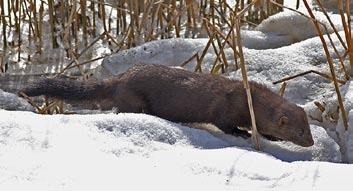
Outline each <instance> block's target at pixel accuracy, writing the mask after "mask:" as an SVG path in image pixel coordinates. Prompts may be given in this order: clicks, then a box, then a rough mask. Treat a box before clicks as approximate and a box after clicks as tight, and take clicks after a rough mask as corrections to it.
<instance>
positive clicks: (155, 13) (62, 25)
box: [0, 0, 283, 72]
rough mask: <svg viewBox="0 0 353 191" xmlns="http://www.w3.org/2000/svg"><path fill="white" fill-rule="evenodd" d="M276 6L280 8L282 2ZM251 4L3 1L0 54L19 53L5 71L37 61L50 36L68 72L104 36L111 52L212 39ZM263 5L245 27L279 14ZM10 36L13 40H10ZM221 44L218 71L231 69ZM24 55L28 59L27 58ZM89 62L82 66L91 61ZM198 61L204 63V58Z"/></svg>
mask: <svg viewBox="0 0 353 191" xmlns="http://www.w3.org/2000/svg"><path fill="white" fill-rule="evenodd" d="M258 2H260V1H258ZM277 2H279V3H280V4H281V3H283V0H277ZM247 3H248V1H247V0H238V1H237V3H236V5H235V6H232V7H231V6H230V5H229V4H227V2H226V1H225V0H219V1H215V0H200V1H191V0H165V1H157V0H121V1H107V0H70V1H63V0H62V1H53V0H43V1H40V0H1V1H0V13H1V19H0V25H1V28H2V30H1V35H2V47H1V48H2V51H1V55H0V56H1V58H7V57H8V55H9V54H14V53H15V54H17V60H12V62H10V63H9V62H5V61H3V59H1V63H0V68H1V72H6V71H7V70H6V69H7V67H6V65H7V64H16V63H18V62H21V61H22V62H25V63H26V64H35V63H36V62H38V61H37V60H35V59H34V58H37V57H38V55H39V56H40V55H42V54H48V52H50V50H48V48H47V47H46V46H45V45H44V43H45V42H44V41H45V40H47V39H48V36H50V37H49V38H50V49H62V50H63V51H65V52H66V57H67V60H69V62H70V66H68V67H67V68H70V67H71V65H73V64H74V65H76V66H77V67H79V66H80V65H83V63H77V62H76V61H77V60H78V59H79V58H80V56H82V55H83V52H84V50H87V49H89V48H91V47H92V43H93V44H94V43H97V42H98V41H96V38H97V36H99V37H100V38H99V41H102V42H104V43H106V44H108V45H109V47H110V48H111V51H112V52H117V51H119V50H122V49H128V48H131V47H134V46H137V45H140V44H143V43H145V42H148V41H152V40H156V39H165V38H172V37H185V38H197V37H200V36H203V37H206V36H205V35H210V34H209V33H210V32H211V31H215V29H216V28H217V29H218V30H219V31H224V30H229V27H230V23H229V14H228V13H229V12H230V10H232V12H239V11H241V10H242V9H243V8H244V7H245V6H246V5H247ZM259 6H260V5H259ZM261 6H262V8H259V9H251V10H247V13H246V14H243V15H242V16H241V21H242V22H241V24H246V23H259V22H260V21H261V20H263V19H264V18H266V17H268V16H269V15H271V14H274V13H276V12H278V11H280V10H281V8H278V7H277V6H272V5H271V4H270V3H266V4H265V5H261ZM44 16H46V17H48V18H49V19H48V21H44V20H43V18H44ZM205 19H206V21H205ZM206 22H207V23H206ZM43 23H44V25H43ZM46 25H48V28H49V29H47V30H49V31H50V33H48V34H46V32H45V27H46ZM206 25H208V26H209V27H207V26H206ZM25 28H26V30H28V33H27V34H23V31H24V29H25ZM101 28H102V29H103V34H104V35H103V36H100V35H102V33H100V32H99V30H100V29H101ZM208 29H209V30H208ZM206 30H208V34H206V33H207V32H206ZM212 33H213V32H212ZM9 34H11V36H13V37H14V38H13V39H11V40H10V41H9V40H8V35H9ZM219 35H220V34H217V35H215V36H214V38H215V40H216V43H213V44H212V47H213V48H214V49H216V48H215V47H216V46H220V45H222V46H224V44H225V43H223V44H222V43H221V36H219ZM222 38H223V39H224V38H225V37H224V36H223V37H222ZM222 46H220V47H221V48H220V49H219V51H218V54H217V55H218V56H219V58H217V60H219V63H221V66H222V67H220V66H218V67H215V68H216V69H219V68H221V69H222V71H224V69H225V68H227V60H226V59H225V56H224V52H223V48H222ZM24 53H25V54H24ZM22 55H27V57H26V58H23V56H22ZM87 59H88V60H89V59H96V58H92V57H90V58H87ZM87 59H86V60H84V61H83V62H85V63H89V62H87V61H88V60H87ZM75 60H76V61H75ZM81 60H82V59H81ZM199 62H200V63H201V62H202V58H200V60H199ZM219 63H218V64H219ZM224 66H225V67H224ZM65 70H66V69H65ZM65 70H64V71H62V72H65Z"/></svg>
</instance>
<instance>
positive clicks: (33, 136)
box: [0, 110, 353, 190]
mask: <svg viewBox="0 0 353 191" xmlns="http://www.w3.org/2000/svg"><path fill="white" fill-rule="evenodd" d="M0 116H1V117H0V145H1V146H0V153H1V154H0V188H1V189H2V190H20V189H28V190H97V189H105V190H117V189H118V190H141V189H147V190H165V188H166V187H168V189H169V190H181V189H184V190H185V189H187V190H189V189H193V188H195V189H196V188H197V189H203V190H234V189H237V190H239V189H240V190H247V189H252V188H261V189H269V190H270V189H271V190H272V189H298V187H300V188H313V189H317V190H319V189H322V188H325V189H327V188H329V187H331V188H333V186H335V185H337V184H340V185H346V184H345V183H346V181H348V178H349V175H350V174H351V173H353V166H351V165H343V164H334V163H325V162H299V161H298V162H292V163H287V162H282V161H281V160H278V159H276V158H274V157H272V156H270V155H268V154H264V153H261V152H256V151H253V150H252V149H250V148H248V149H241V148H239V147H230V143H229V140H225V139H219V138H216V137H214V136H212V135H211V134H209V133H207V132H206V131H202V130H198V129H191V128H188V127H184V126H181V125H178V124H175V123H171V122H168V121H166V120H163V119H160V118H156V117H153V116H148V115H144V114H118V115H114V114H99V115H72V116H67V115H66V116H65V115H53V116H43V115H37V114H33V113H29V112H19V111H17V112H10V111H4V110H0ZM312 128H315V127H312ZM316 133H320V134H321V132H316V131H315V130H314V131H313V134H314V137H315V136H316ZM236 139H238V140H239V139H240V138H236ZM315 141H316V143H315V144H318V143H319V140H318V139H317V138H316V137H315ZM313 148H315V147H313ZM277 152H279V153H280V152H282V151H277ZM314 152H315V151H312V154H314ZM292 154H293V156H295V152H293V153H292ZM287 157H289V155H287ZM274 167H275V168H274ZM338 175H339V176H338ZM332 179H335V185H332V184H330V183H332V182H331V181H332ZM328 180H330V181H328ZM206 182H207V184H205V183H206Z"/></svg>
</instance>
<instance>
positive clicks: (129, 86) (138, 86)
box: [20, 64, 314, 147]
mask: <svg viewBox="0 0 353 191" xmlns="http://www.w3.org/2000/svg"><path fill="white" fill-rule="evenodd" d="M249 83H250V89H251V94H252V99H253V108H254V113H255V117H256V125H257V129H258V132H259V133H260V134H261V135H263V136H267V137H271V138H278V139H281V140H286V141H290V142H293V143H294V144H297V145H300V146H303V147H309V146H312V145H313V144H314V141H313V138H312V135H311V132H310V126H309V124H308V119H307V115H306V113H305V111H304V110H303V108H301V107H299V106H297V105H296V104H294V103H291V102H289V101H288V100H286V99H285V98H283V97H281V96H280V95H278V94H276V93H274V92H272V91H271V90H269V89H268V88H267V87H265V86H263V85H261V84H258V83H255V82H249ZM20 92H23V93H25V94H26V95H28V96H40V95H45V96H48V97H54V98H59V99H63V100H66V101H69V102H83V101H84V102H86V103H87V102H88V103H91V104H93V103H94V104H97V105H100V106H101V108H102V109H112V108H117V109H118V112H124V113H146V114H150V115H154V116H158V117H161V118H164V119H167V120H170V121H173V122H181V123H194V122H196V123H212V124H214V125H216V126H217V127H218V128H219V129H220V130H222V131H223V132H224V133H226V134H232V135H241V136H250V134H248V132H247V131H246V130H244V129H240V128H238V127H250V126H251V118H250V112H249V108H248V101H247V96H246V91H245V89H244V86H243V82H242V81H238V80H231V79H228V78H226V77H223V76H220V75H212V74H204V73H194V72H190V71H187V70H183V69H178V68H170V67H167V66H163V65H154V64H148V65H143V64H140V65H136V66H133V67H132V68H130V69H128V70H127V71H126V72H124V73H122V74H120V75H118V76H115V77H112V78H109V79H104V80H100V81H93V80H91V81H90V80H88V81H74V80H69V79H64V78H53V79H42V80H39V81H38V82H36V83H34V84H33V85H31V86H29V87H26V88H24V89H22V90H20Z"/></svg>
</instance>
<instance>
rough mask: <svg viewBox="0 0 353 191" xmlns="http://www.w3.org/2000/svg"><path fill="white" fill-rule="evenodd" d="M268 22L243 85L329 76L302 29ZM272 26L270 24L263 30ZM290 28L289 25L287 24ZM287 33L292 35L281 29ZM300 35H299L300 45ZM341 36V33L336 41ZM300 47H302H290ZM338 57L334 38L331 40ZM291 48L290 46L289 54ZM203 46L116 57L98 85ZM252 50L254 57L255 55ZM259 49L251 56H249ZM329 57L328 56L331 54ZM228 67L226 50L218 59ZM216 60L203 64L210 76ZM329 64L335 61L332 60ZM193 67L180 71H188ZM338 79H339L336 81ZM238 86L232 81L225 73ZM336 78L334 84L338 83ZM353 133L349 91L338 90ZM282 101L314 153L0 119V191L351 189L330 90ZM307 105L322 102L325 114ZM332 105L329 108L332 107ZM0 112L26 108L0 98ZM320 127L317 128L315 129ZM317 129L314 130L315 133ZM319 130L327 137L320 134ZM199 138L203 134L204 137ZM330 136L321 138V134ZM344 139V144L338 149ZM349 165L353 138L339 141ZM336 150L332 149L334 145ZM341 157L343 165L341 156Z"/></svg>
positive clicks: (72, 118)
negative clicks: (297, 113) (303, 118)
mask: <svg viewBox="0 0 353 191" xmlns="http://www.w3.org/2000/svg"><path fill="white" fill-rule="evenodd" d="M274 18H275V19H273V18H270V19H269V20H268V21H267V24H266V22H265V23H264V24H263V25H261V26H259V27H258V30H256V31H243V37H244V38H243V40H244V44H245V46H246V48H244V53H245V59H246V61H247V63H246V64H247V67H248V74H249V77H250V79H251V80H254V81H259V82H261V83H263V84H265V85H267V86H268V87H269V88H271V89H273V90H274V91H277V90H278V89H279V87H280V86H279V85H272V82H273V81H275V80H279V79H281V78H283V77H287V76H290V75H294V74H298V73H300V72H304V71H307V70H317V71H321V72H324V73H328V71H329V70H328V65H327V63H326V61H325V60H326V59H325V55H324V53H323V50H322V45H321V42H320V40H319V38H318V37H313V36H315V33H313V30H312V28H305V27H306V26H307V25H310V22H304V21H303V18H301V17H297V16H296V15H294V14H292V13H282V14H280V15H277V16H276V17H274ZM288 18H290V19H289V20H290V21H293V22H294V24H295V23H296V21H298V23H299V24H298V25H296V26H297V27H298V28H300V27H304V28H305V29H306V30H297V31H294V32H293V30H287V32H286V33H285V32H283V30H282V29H283V28H285V27H284V26H283V28H278V27H277V28H276V27H274V28H276V29H278V30H277V31H276V32H273V31H272V32H268V31H266V30H265V29H266V28H269V26H276V22H277V24H278V23H281V24H280V25H281V26H282V25H285V24H286V23H287V24H290V25H291V23H290V22H286V23H284V22H283V20H281V19H284V20H288ZM271 19H273V20H274V21H276V22H271ZM292 24H293V23H292ZM287 29H290V27H288V28H287ZM301 32H305V34H306V35H302V33H301ZM340 34H341V35H343V33H342V32H340ZM298 37H302V38H300V39H299V38H298ZM333 41H334V43H335V44H336V45H337V46H338V51H339V52H340V53H341V54H342V53H343V52H344V50H343V48H342V47H341V46H339V44H340V43H339V41H338V39H337V37H335V36H333ZM293 42H297V43H295V44H292V43H293ZM206 43H207V39H169V40H160V41H154V42H150V43H146V44H144V45H142V46H139V47H136V48H133V49H130V50H126V51H121V52H119V53H118V54H116V55H113V56H111V57H109V58H107V59H105V60H104V62H103V64H102V67H99V68H98V69H97V70H96V73H95V75H96V76H97V77H98V78H102V77H107V76H111V75H116V74H118V73H121V72H124V71H125V70H126V69H127V68H129V67H131V66H132V65H134V64H141V63H145V64H163V65H168V66H178V65H180V64H181V63H183V62H184V61H185V60H187V59H189V58H190V57H191V56H192V55H194V54H195V53H197V52H199V54H200V53H201V52H202V50H203V48H204V46H205V44H206ZM255 46H257V47H255ZM254 48H257V49H254ZM329 49H330V52H331V53H333V49H332V47H329ZM225 54H226V57H227V59H228V60H230V61H231V60H233V53H232V50H231V49H230V48H226V49H225ZM214 58H215V53H214V52H213V51H212V50H209V51H208V52H207V54H206V56H205V58H204V60H203V64H204V65H203V67H204V69H205V70H207V69H210V68H211V65H212V64H213V62H214ZM333 58H334V60H335V62H336V63H337V56H335V54H333ZM194 64H195V61H192V62H191V63H190V64H189V65H187V68H188V69H192V68H193V67H194ZM341 74H342V72H341ZM226 75H227V76H228V77H229V78H233V79H237V78H240V73H239V71H232V70H230V71H228V73H226ZM340 77H342V76H340ZM341 90H342V95H343V98H344V103H345V105H346V109H347V112H348V116H349V121H350V124H353V95H352V92H353V84H352V83H351V82H348V83H347V84H346V85H344V86H342V87H341ZM285 97H286V98H287V99H288V100H290V101H292V102H295V103H297V104H300V105H302V106H303V107H305V109H306V111H307V113H308V115H309V116H310V117H311V124H312V125H311V131H312V134H313V137H314V141H315V144H314V146H312V147H309V148H302V147H299V146H296V145H293V144H291V143H288V142H271V141H267V140H262V142H261V146H262V151H261V152H259V151H255V150H253V149H252V146H251V145H252V144H251V142H250V141H249V140H244V139H242V138H238V137H232V136H228V135H224V134H222V133H220V132H219V131H218V130H217V129H216V128H215V127H213V126H211V125H197V126H201V128H202V129H195V128H190V127H189V126H195V125H191V124H176V123H172V122H169V121H167V120H164V119H160V118H157V117H154V116H149V115H145V114H118V115H115V114H89V115H52V116H49V115H46V116H43V115H38V114H34V113H32V112H28V111H6V110H0V190H24V189H26V190H46V191H47V190H142V189H144V190H178V191H179V190H191V189H200V190H252V189H260V190H301V189H305V190H306V189H310V190H332V189H337V187H339V188H342V187H346V189H348V188H349V187H351V186H349V184H348V183H349V181H350V179H351V177H352V175H353V166H352V165H351V164H338V163H337V162H341V161H342V156H343V155H341V150H340V149H342V145H340V146H341V147H340V146H339V145H338V144H337V143H336V142H337V140H336V139H335V137H334V135H335V129H331V130H332V132H331V131H330V129H328V128H336V127H337V129H338V130H342V128H343V126H342V124H341V120H338V123H337V124H336V123H332V124H331V123H329V124H327V123H325V122H327V121H325V120H324V119H325V118H326V117H327V116H326V115H329V114H332V113H329V111H331V110H330V109H332V108H334V107H333V106H332V104H333V105H334V101H335V97H334V89H333V85H332V84H331V83H330V82H329V81H328V80H325V79H323V78H322V77H319V76H317V75H315V74H309V75H306V76H303V77H299V78H297V79H295V80H292V81H289V82H288V85H287V88H286V92H285ZM314 101H320V102H326V103H327V105H326V106H327V108H326V109H327V110H326V111H325V112H323V113H320V112H319V111H318V108H317V107H316V106H314V104H313V102H314ZM330 104H331V105H330ZM0 108H3V109H7V110H14V109H19V110H29V111H32V110H33V108H32V107H31V106H29V105H28V104H27V103H25V102H24V100H22V99H21V98H18V97H17V96H16V95H14V94H9V93H6V92H3V91H1V90H0ZM320 119H321V120H323V122H320V121H318V120H320ZM314 124H315V125H314ZM323 127H324V128H326V130H325V129H324V128H323ZM205 129H207V130H208V131H206V130H205ZM327 132H328V134H327ZM342 138H343V139H342ZM341 140H343V142H344V143H345V145H343V146H345V149H346V150H347V153H346V154H347V155H348V156H346V157H348V159H347V161H348V162H353V149H352V148H353V131H352V130H351V129H350V130H349V131H348V132H346V133H345V134H344V137H341ZM335 141H336V142H335ZM343 157H345V156H343Z"/></svg>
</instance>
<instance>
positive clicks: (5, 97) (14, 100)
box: [0, 89, 34, 111]
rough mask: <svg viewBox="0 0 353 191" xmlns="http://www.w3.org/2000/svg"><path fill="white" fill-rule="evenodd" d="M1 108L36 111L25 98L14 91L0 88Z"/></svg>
mask: <svg viewBox="0 0 353 191" xmlns="http://www.w3.org/2000/svg"><path fill="white" fill-rule="evenodd" d="M0 109H6V110H22V111H34V108H33V107H32V106H31V105H30V104H29V103H28V102H27V101H26V100H24V99H21V98H19V97H18V96H17V95H15V94H13V93H8V92H4V91H3V90H1V89H0Z"/></svg>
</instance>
